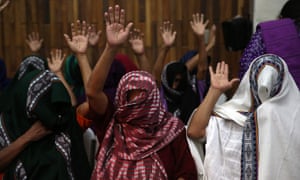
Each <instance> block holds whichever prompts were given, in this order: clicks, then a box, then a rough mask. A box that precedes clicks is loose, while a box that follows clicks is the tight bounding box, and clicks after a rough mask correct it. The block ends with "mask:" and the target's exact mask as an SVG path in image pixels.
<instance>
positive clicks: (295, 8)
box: [280, 0, 300, 30]
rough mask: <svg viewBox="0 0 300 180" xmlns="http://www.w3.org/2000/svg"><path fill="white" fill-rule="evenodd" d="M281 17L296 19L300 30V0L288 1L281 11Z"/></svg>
mask: <svg viewBox="0 0 300 180" xmlns="http://www.w3.org/2000/svg"><path fill="white" fill-rule="evenodd" d="M280 17H281V18H291V19H293V20H295V24H296V25H297V27H298V30H300V1H299V0H289V1H287V2H286V3H285V4H284V5H283V7H282V9H281V11H280Z"/></svg>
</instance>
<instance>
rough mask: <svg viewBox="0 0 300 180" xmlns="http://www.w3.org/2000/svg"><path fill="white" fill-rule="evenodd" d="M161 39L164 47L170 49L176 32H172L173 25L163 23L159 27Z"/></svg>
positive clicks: (166, 22)
mask: <svg viewBox="0 0 300 180" xmlns="http://www.w3.org/2000/svg"><path fill="white" fill-rule="evenodd" d="M160 33H161V37H162V39H163V42H164V45H165V46H167V47H170V46H172V45H173V44H174V42H175V38H176V31H173V24H172V23H170V21H164V22H163V25H162V26H161V27H160Z"/></svg>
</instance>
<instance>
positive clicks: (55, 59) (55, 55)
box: [47, 49, 66, 74]
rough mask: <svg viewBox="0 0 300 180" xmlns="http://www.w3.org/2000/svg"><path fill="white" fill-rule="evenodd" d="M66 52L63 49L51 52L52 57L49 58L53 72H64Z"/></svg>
mask: <svg viewBox="0 0 300 180" xmlns="http://www.w3.org/2000/svg"><path fill="white" fill-rule="evenodd" d="M65 58H66V54H65V53H63V52H62V50H61V49H53V50H51V52H50V57H48V58H47V61H48V67H49V69H50V70H51V71H52V72H53V73H55V74H56V73H59V72H62V66H63V62H64V59H65Z"/></svg>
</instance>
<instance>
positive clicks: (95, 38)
mask: <svg viewBox="0 0 300 180" xmlns="http://www.w3.org/2000/svg"><path fill="white" fill-rule="evenodd" d="M101 33H102V31H101V30H99V31H97V29H96V26H95V25H94V24H92V25H90V26H89V28H88V34H89V45H91V46H95V45H97V43H98V42H99V39H100V36H101Z"/></svg>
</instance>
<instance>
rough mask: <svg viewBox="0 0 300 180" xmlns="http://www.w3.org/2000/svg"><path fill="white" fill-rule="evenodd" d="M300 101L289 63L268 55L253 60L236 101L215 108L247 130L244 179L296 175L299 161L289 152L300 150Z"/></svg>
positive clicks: (244, 138)
mask: <svg viewBox="0 0 300 180" xmlns="http://www.w3.org/2000/svg"><path fill="white" fill-rule="evenodd" d="M299 101H300V94H299V90H298V88H297V85H296V83H295V81H294V79H293V78H292V76H291V74H290V73H289V70H288V67H287V65H286V63H285V61H284V60H283V59H282V58H281V57H279V56H277V55H275V54H265V55H262V56H259V57H257V58H256V59H254V60H253V61H252V63H251V64H250V67H249V69H248V71H247V72H246V74H245V76H244V77H243V79H242V81H241V83H240V85H239V87H238V89H237V91H236V93H235V94H234V96H233V97H232V99H231V100H229V101H228V102H226V103H224V104H222V105H220V106H216V107H215V109H214V111H215V113H217V114H218V115H219V116H221V117H223V118H224V119H230V120H233V121H235V122H236V123H237V124H239V125H241V126H243V127H244V134H243V139H242V140H243V144H242V156H241V170H242V172H241V175H242V179H245V178H246V177H251V178H252V177H253V178H257V177H258V179H261V178H263V177H264V178H266V177H270V178H268V179H274V178H275V174H276V173H275V174H274V173H273V174H272V173H271V172H277V174H276V177H285V178H279V179H286V176H284V175H286V173H287V172H289V173H288V174H290V175H292V174H293V173H295V172H296V171H294V170H293V169H295V167H297V168H298V169H299V167H300V164H299V159H297V158H295V157H294V155H293V154H294V153H287V151H290V152H293V151H294V150H295V149H299V148H300V145H298V144H299V143H298V142H297V141H298V140H296V139H297V138H299V137H300V133H299V131H300V129H299V128H298V127H300V124H299V123H298V121H297V119H298V117H299V116H300V104H299ZM240 112H244V113H240ZM245 113H246V114H245ZM242 114H244V115H242ZM297 124H298V125H297ZM278 142H289V143H291V144H293V147H289V148H288V144H286V143H278ZM284 159H289V161H286V160H284ZM291 165H292V166H295V167H292V166H291ZM282 167H284V168H282ZM292 176H293V175H292ZM292 176H291V177H292ZM295 177H296V176H295ZM288 179H289V178H288Z"/></svg>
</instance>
